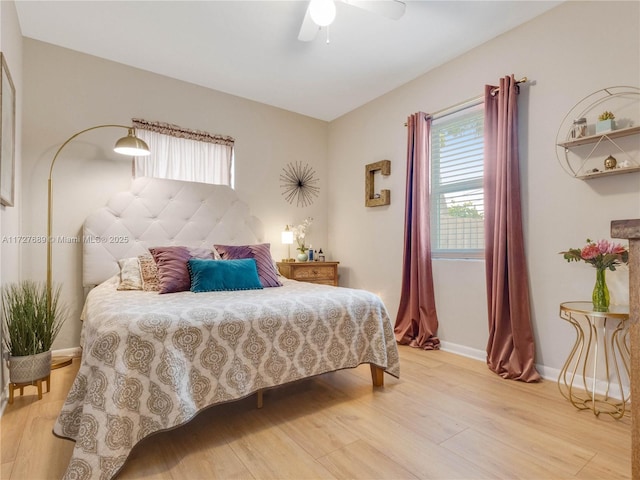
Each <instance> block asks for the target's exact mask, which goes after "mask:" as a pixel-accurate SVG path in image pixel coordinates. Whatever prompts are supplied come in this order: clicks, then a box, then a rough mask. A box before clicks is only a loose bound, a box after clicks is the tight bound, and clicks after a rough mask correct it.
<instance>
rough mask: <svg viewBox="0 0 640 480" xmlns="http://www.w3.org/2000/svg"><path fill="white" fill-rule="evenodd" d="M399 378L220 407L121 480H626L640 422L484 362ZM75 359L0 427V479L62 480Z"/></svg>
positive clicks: (447, 360)
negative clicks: (598, 411) (63, 433)
mask: <svg viewBox="0 0 640 480" xmlns="http://www.w3.org/2000/svg"><path fill="white" fill-rule="evenodd" d="M400 355H401V379H400V380H396V379H394V378H392V377H390V376H388V375H386V376H385V383H386V386H385V387H384V388H377V389H373V388H372V386H371V378H370V373H369V367H368V366H366V365H365V366H361V367H359V368H357V369H354V370H347V371H342V372H335V373H331V374H326V375H322V376H320V377H317V378H314V379H310V380H306V381H302V382H298V383H295V384H292V385H288V386H285V387H281V388H279V389H276V390H271V391H268V392H266V393H265V395H264V408H262V409H260V410H257V409H256V408H255V397H251V398H248V399H245V400H242V401H239V402H236V403H232V404H227V405H221V406H217V407H213V408H210V409H208V410H206V411H205V412H203V413H201V414H200V415H199V416H198V417H197V418H196V419H195V420H194V421H192V422H191V423H190V424H188V425H187V426H185V427H183V428H179V429H176V430H173V431H170V432H165V433H161V434H157V435H155V436H153V437H151V438H148V439H147V440H145V441H143V442H142V443H141V444H139V445H138V446H137V447H136V448H135V449H134V451H133V452H132V454H131V456H130V457H129V460H128V461H127V463H126V464H125V467H124V469H123V470H122V471H121V473H120V474H119V475H118V479H134V478H135V479H176V480H184V479H295V480H299V479H316V478H318V479H319V478H322V479H334V478H338V479H394V480H395V479H535V480H541V479H599V480H600V479H607V480H610V479H626V478H631V473H630V470H631V467H630V458H631V421H630V418H629V417H625V418H623V419H622V420H619V421H616V420H613V419H612V418H610V417H609V416H602V415H601V416H600V418H596V417H595V416H594V415H593V414H592V413H590V412H587V411H583V412H579V411H577V410H576V409H575V408H574V407H573V406H571V405H570V404H569V402H567V401H566V400H564V398H562V397H561V396H560V394H559V393H558V390H557V387H556V384H555V382H551V381H544V382H541V383H539V384H524V383H520V382H514V381H508V380H503V379H501V378H499V377H498V376H496V375H495V374H493V373H491V372H489V371H488V370H487V368H486V366H485V365H484V363H483V362H478V361H475V360H470V359H467V358H464V357H460V356H457V355H453V354H451V353H447V352H442V351H430V352H426V351H419V350H415V349H411V348H409V347H400ZM77 368H78V362H77V361H74V364H73V365H72V366H69V367H65V368H62V369H59V370H55V371H54V372H53V375H52V379H51V380H52V386H51V392H50V393H47V394H45V395H44V397H43V399H42V400H40V401H38V400H37V397H36V395H35V388H30V389H28V390H27V391H26V392H25V396H24V397H17V398H16V400H15V402H14V404H13V405H9V406H7V408H6V410H5V413H4V415H3V417H2V420H1V422H0V426H1V428H2V432H1V442H2V443H1V445H0V447H1V449H2V470H1V471H0V474H1V475H0V476H1V478H2V479H11V480H18V479H20V480H23V479H24V480H39V479H59V478H61V476H62V475H63V473H64V471H65V468H66V465H67V462H68V461H69V458H70V455H71V451H72V448H73V445H74V444H73V442H71V441H68V440H62V439H58V438H56V437H54V436H53V434H52V433H51V429H52V426H53V423H54V420H55V418H56V415H57V414H58V412H59V411H60V408H61V406H62V403H63V400H64V397H65V395H66V392H67V391H68V389H69V386H70V384H71V382H72V380H73V377H74V375H75V372H76V371H77Z"/></svg>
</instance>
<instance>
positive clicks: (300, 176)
mask: <svg viewBox="0 0 640 480" xmlns="http://www.w3.org/2000/svg"><path fill="white" fill-rule="evenodd" d="M316 183H318V178H317V177H316V172H315V170H314V169H313V168H311V167H310V166H309V165H303V164H302V163H301V162H295V163H289V164H287V166H286V167H284V168H283V169H282V173H281V174H280V188H282V195H283V196H284V198H285V200H286V201H287V202H289V203H290V204H291V205H293V202H294V200H295V202H296V206H298V207H307V206H309V205H311V204H312V203H313V200H314V197H317V196H318V193H320V188H319V187H317V186H316Z"/></svg>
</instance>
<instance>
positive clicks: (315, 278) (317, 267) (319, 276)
mask: <svg viewBox="0 0 640 480" xmlns="http://www.w3.org/2000/svg"><path fill="white" fill-rule="evenodd" d="M338 263H339V262H278V270H280V273H281V274H282V275H283V276H285V277H287V278H290V279H292V280H297V281H299V282H309V283H321V284H323V285H333V286H334V287H337V286H338Z"/></svg>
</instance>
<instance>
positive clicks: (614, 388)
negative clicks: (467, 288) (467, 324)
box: [440, 341, 630, 400]
mask: <svg viewBox="0 0 640 480" xmlns="http://www.w3.org/2000/svg"><path fill="white" fill-rule="evenodd" d="M440 346H441V349H442V350H444V351H445V352H451V353H455V354H456V355H461V356H463V357H468V358H473V359H474V360H480V361H482V362H486V360H487V353H486V352H485V351H484V350H478V349H475V348H470V347H467V346H465V345H458V344H456V343H451V342H443V341H441V342H440ZM536 370H537V371H538V373H539V374H540V376H541V377H542V378H543V379H545V380H548V381H550V382H554V383H556V382H557V381H558V377H560V370H559V369H557V368H551V367H547V366H545V365H541V364H536ZM584 384H585V380H583V378H582V376H581V375H577V374H576V377H575V379H574V381H573V385H574V386H575V387H576V388H580V387H581V386H583V385H584ZM586 384H587V385H588V386H589V387H590V388H591V387H592V386H593V378H592V377H587V378H586ZM623 389H624V391H625V392H627V393H628V392H629V391H630V386H629V385H628V384H627V383H626V382H624V380H623ZM595 391H596V393H597V394H598V395H605V393H606V391H607V383H606V382H605V381H604V380H601V379H598V380H597V381H596V385H595ZM558 395H560V391H558ZM609 397H611V398H615V399H617V400H620V399H621V398H622V392H621V391H620V386H619V385H617V384H616V383H613V384H611V385H610V387H609Z"/></svg>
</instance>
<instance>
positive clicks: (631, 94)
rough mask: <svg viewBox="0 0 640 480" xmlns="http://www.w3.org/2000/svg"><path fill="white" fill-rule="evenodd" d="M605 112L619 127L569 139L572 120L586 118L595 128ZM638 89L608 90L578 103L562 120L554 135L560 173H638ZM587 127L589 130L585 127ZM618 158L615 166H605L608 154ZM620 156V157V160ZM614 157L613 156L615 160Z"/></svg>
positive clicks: (583, 177) (580, 175)
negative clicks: (611, 112) (608, 113)
mask: <svg viewBox="0 0 640 480" xmlns="http://www.w3.org/2000/svg"><path fill="white" fill-rule="evenodd" d="M604 110H609V111H613V112H614V113H615V114H616V122H617V123H618V124H619V125H620V127H621V128H619V129H617V130H611V131H608V132H602V133H598V134H595V135H594V134H593V133H592V132H591V134H590V135H587V136H584V137H580V138H575V139H574V138H571V129H572V126H573V119H575V118H582V117H585V118H587V119H588V120H591V127H593V126H594V125H595V121H596V120H597V116H598V114H600V113H602V112H603V111H604ZM638 123H640V88H638V87H627V86H624V87H608V88H604V89H602V90H598V91H596V92H593V93H592V94H590V95H588V96H587V97H585V98H583V99H582V100H580V101H579V102H578V103H577V104H576V105H574V106H573V108H572V109H571V110H570V111H569V112H568V113H567V115H566V116H565V117H564V119H563V120H562V123H561V125H560V128H559V129H558V134H557V136H556V157H557V158H558V161H559V162H560V165H561V166H562V168H563V170H564V171H565V172H567V173H568V174H569V175H571V176H572V177H574V178H578V179H581V180H590V179H593V178H599V177H607V176H611V175H619V174H623V173H632V172H638V171H640V126H634V125H637V124H638ZM588 128H589V127H588ZM613 154H615V155H617V156H618V158H616V160H617V162H618V166H617V167H616V168H613V169H606V168H605V167H604V160H605V158H606V157H608V156H609V155H611V156H613ZM620 154H622V156H623V158H621V157H620ZM614 158H615V157H614Z"/></svg>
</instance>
